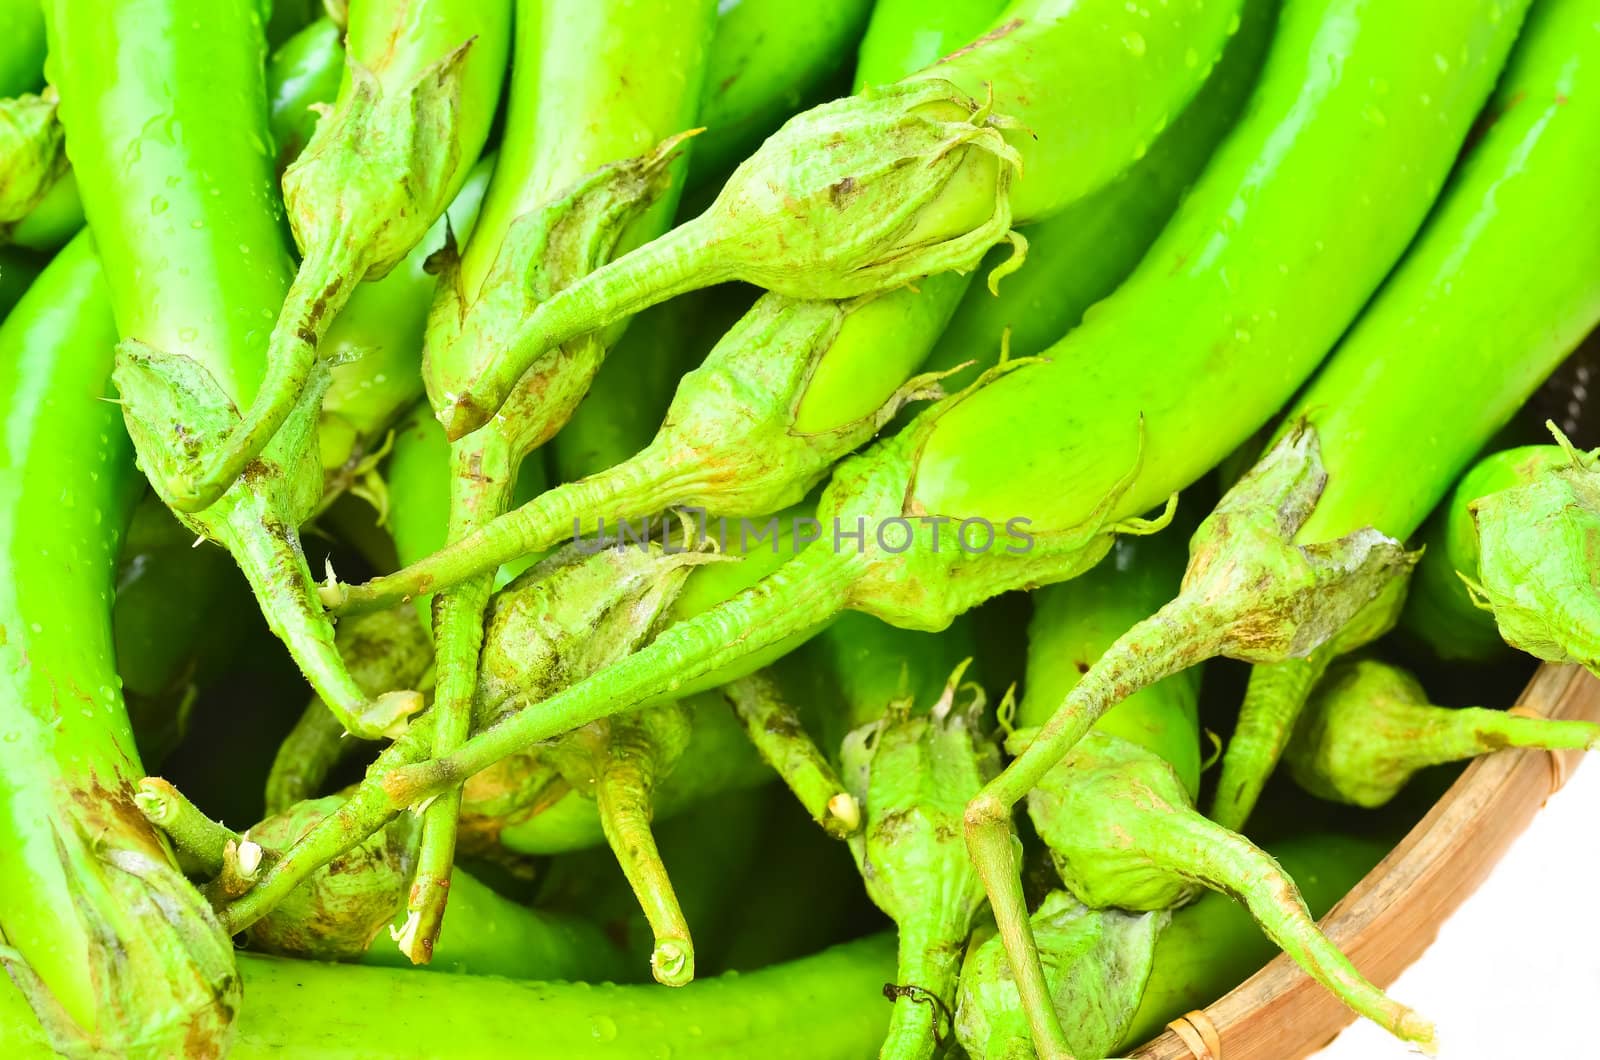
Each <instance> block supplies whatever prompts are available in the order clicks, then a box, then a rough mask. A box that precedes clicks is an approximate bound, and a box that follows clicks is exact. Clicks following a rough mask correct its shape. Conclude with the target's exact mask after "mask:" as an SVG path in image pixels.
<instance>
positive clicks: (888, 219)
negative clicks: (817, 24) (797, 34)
mask: <svg viewBox="0 0 1600 1060" xmlns="http://www.w3.org/2000/svg"><path fill="white" fill-rule="evenodd" d="M1239 9H1240V0H1175V2H1173V3H1169V4H1167V5H1165V6H1162V7H1160V8H1151V9H1148V10H1147V11H1146V14H1145V17H1141V16H1139V15H1133V14H1130V12H1128V11H1127V9H1126V7H1125V5H1124V4H1123V3H1120V2H1113V0H1089V2H1083V0H1017V2H1016V3H1014V4H1012V5H1011V6H1009V7H1008V8H1007V9H1006V10H1005V11H1004V12H1002V14H1001V15H1000V21H999V22H998V23H997V24H996V25H995V27H994V28H993V29H992V30H991V31H990V32H989V33H988V34H986V35H985V36H984V37H982V38H980V39H979V40H978V41H977V42H975V43H974V44H973V45H972V46H971V47H969V48H965V49H962V50H961V51H959V52H956V53H953V54H951V55H950V56H948V57H946V58H945V59H944V60H942V61H941V62H939V63H937V64H935V65H933V66H931V67H929V68H927V69H925V70H923V71H921V72H919V73H916V74H912V75H911V76H909V77H906V78H903V79H902V80H900V81H897V82H895V83H894V84H891V85H886V86H883V87H881V88H871V89H868V90H867V91H866V92H864V93H862V94H861V95H858V96H852V97H849V98H847V99H843V100H839V101H836V102H833V103H828V104H824V105H823V106H820V107H817V108H814V109H813V110H810V111H807V112H805V113H803V114H801V115H798V116H797V117H795V118H793V119H791V120H790V121H789V122H788V124H786V125H785V126H784V127H783V128H782V129H781V130H779V131H778V132H777V133H776V134H774V136H773V137H772V138H771V139H770V140H768V141H767V142H766V143H765V144H763V145H762V147H761V149H760V150H759V151H758V152H757V153H756V154H755V155H754V156H752V157H751V158H750V159H748V160H746V161H745V162H744V163H743V164H742V165H740V167H739V168H738V169H737V170H735V171H734V174H733V176H732V177H731V178H730V179H729V181H728V183H727V185H726V186H725V187H724V188H723V190H722V192H721V194H720V195H718V197H717V199H716V201H715V202H714V203H713V204H712V205H711V207H710V208H709V209H708V210H706V212H705V213H703V214H701V215H700V216H699V217H697V218H695V219H694V220H692V221H689V222H687V223H685V224H683V225H680V226H679V227H677V228H675V229H673V230H672V231H671V232H670V233H668V234H667V235H666V236H664V237H663V238H661V239H658V240H656V241H655V242H653V243H651V244H650V245H649V246H647V247H644V248H641V249H639V250H637V251H635V252H633V253H631V254H627V255H624V256H623V257H621V258H618V259H617V260H616V261H615V262H613V263H612V264H610V265H609V266H607V267H606V268H603V269H597V270H596V271H595V272H594V273H593V274H592V275H590V276H587V277H585V278H584V280H583V281H582V282H580V283H575V284H573V285H572V286H570V287H569V288H567V289H566V290H563V291H562V292H561V293H560V294H559V295H558V296H557V297H555V298H552V299H549V300H548V301H545V302H542V303H541V304H540V305H539V306H537V307H536V308H535V309H534V310H533V312H531V313H530V314H529V315H528V316H527V318H526V319H524V320H523V321H521V322H520V324H519V326H518V328H517V329H516V330H515V331H514V332H512V333H511V334H509V335H508V336H507V340H506V343H505V346H504V349H503V350H502V351H501V355H500V356H498V357H496V358H495V359H494V360H493V361H492V362H490V363H489V364H488V365H486V366H485V368H484V370H483V371H482V372H480V373H478V374H476V375H474V376H473V377H472V378H470V379H468V380H466V382H465V385H463V386H462V387H460V388H459V389H457V390H456V391H454V392H452V393H451V395H450V400H449V401H448V402H446V403H445V404H442V405H440V406H439V414H440V419H441V422H443V423H444V424H445V429H446V430H447V431H448V432H449V433H450V434H451V435H452V436H457V435H460V434H464V433H466V432H467V431H470V430H473V429H475V428H476V427H478V426H479V425H480V424H482V423H484V422H486V421H487V420H488V419H489V418H490V417H492V416H493V415H494V414H495V412H496V410H497V409H499V408H500V405H501V404H502V403H503V402H504V401H505V399H506V396H507V395H508V394H509V393H510V392H511V390H512V388H513V387H514V386H515V384H516V381H517V379H518V378H520V377H521V375H522V373H523V371H525V370H526V369H527V367H528V365H530V364H532V363H534V362H536V361H537V360H538V358H539V357H540V356H542V355H543V354H544V352H545V351H546V350H549V349H552V348H555V347H557V346H559V345H561V344H562V343H564V342H566V341H568V340H569V339H571V338H573V337H574V336H577V335H582V334H584V333H586V332H589V331H592V330H593V329H595V328H600V327H608V326H610V325H611V324H612V323H614V322H616V321H618V320H620V319H623V318H624V317H626V316H628V315H629V314H632V313H636V312H638V311H639V310H640V309H643V308H645V307H646V306H649V305H653V304H655V303H657V302H661V301H664V300H666V299H667V298H670V297H672V296H673V295H676V294H682V293H684V292H686V291H690V290H694V289H695V288H698V287H705V286H708V285H710V284H713V283H719V282H721V281H724V280H733V279H740V280H746V281H748V282H751V283H755V284H757V285H758V286H761V287H765V288H767V289H769V290H772V291H776V292H778V293H780V294H783V295H787V296H789V297H792V298H811V299H815V298H826V299H841V298H854V297H858V296H863V295H870V294H876V293H880V292H884V291H888V290H891V289H893V288H895V287H899V286H901V285H902V284H904V283H906V282H910V281H915V280H918V279H921V278H922V277H924V276H928V275H931V274H934V273H940V272H945V271H949V270H956V271H961V272H965V271H967V270H970V269H971V268H973V267H974V266H976V265H977V264H978V261H979V259H980V258H981V257H982V256H983V253H984V252H985V251H986V250H988V249H989V247H990V246H992V245H993V244H995V243H997V242H999V241H1000V240H1002V239H1007V238H1010V239H1012V240H1013V241H1014V242H1015V243H1016V245H1017V247H1018V250H1019V255H1018V257H1017V258H1015V259H1013V262H1011V263H1008V264H1007V265H1006V266H1005V267H1003V268H1002V269H999V270H997V271H996V272H995V273H993V274H991V283H993V282H994V281H995V280H996V279H997V278H998V277H999V276H1000V275H1002V274H1003V273H1005V272H1008V271H1011V270H1012V269H1013V268H1015V267H1016V266H1017V265H1020V264H1021V250H1022V248H1023V247H1024V246H1025V241H1023V240H1020V239H1018V238H1017V237H1015V236H1012V235H1011V226H1012V224H1013V223H1014V222H1016V223H1022V222H1026V221H1029V220H1034V219H1037V218H1040V217H1044V216H1046V215H1048V214H1050V213H1052V212H1054V211H1056V210H1059V209H1061V208H1062V207H1063V206H1066V205H1067V204H1069V203H1071V202H1073V201H1075V200H1077V199H1079V198H1081V197H1083V196H1084V195H1086V194H1088V193H1089V192H1091V191H1094V190H1096V189H1097V188H1099V187H1102V186H1104V185H1105V184H1106V183H1107V182H1108V181H1110V180H1111V178H1113V177H1114V176H1116V175H1117V174H1118V173H1119V172H1121V171H1122V170H1123V169H1124V168H1125V167H1126V166H1127V165H1128V163H1129V162H1131V161H1132V160H1133V159H1134V158H1135V157H1137V156H1138V155H1139V154H1141V153H1143V151H1144V150H1145V149H1146V145H1147V144H1148V141H1149V140H1150V138H1151V137H1152V136H1154V134H1155V133H1156V132H1157V131H1158V130H1159V129H1160V128H1161V127H1162V126H1163V125H1164V124H1165V123H1166V122H1167V121H1168V119H1169V117H1170V116H1171V115H1172V114H1173V113H1174V112H1175V111H1177V110H1178V109H1179V108H1181V107H1182V106H1183V105H1184V104H1185V103H1187V102H1188V100H1189V98H1190V97H1191V96H1192V95H1193V94H1194V92H1195V90H1196V89H1198V88H1199V86H1200V83H1201V81H1202V80H1203V76H1204V74H1205V72H1207V71H1208V70H1209V69H1210V67H1211V64H1212V63H1213V62H1214V61H1215V59H1216V56H1217V55H1218V54H1219V53H1220V52H1221V50H1222V45H1223V43H1224V42H1225V41H1226V40H1227V37H1228V35H1229V34H1230V33H1232V31H1233V29H1234V28H1235V27H1236V25H1237V22H1238V12H1239ZM1063 83H1066V84H1072V85H1074V86H1075V91H1073V92H1070V93H1065V92H1060V91H1055V90H1053V89H1054V88H1055V86H1059V85H1060V84H1063ZM1024 167H1025V168H1026V171H1027V176H1026V177H1023V176H1021V174H1020V170H1022V169H1023V168H1024Z"/></svg>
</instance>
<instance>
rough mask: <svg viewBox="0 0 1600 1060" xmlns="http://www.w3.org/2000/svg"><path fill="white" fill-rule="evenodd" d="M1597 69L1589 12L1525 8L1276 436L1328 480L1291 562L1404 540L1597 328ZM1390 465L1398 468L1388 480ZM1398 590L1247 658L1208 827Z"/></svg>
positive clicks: (1395, 606)
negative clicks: (1310, 439)
mask: <svg viewBox="0 0 1600 1060" xmlns="http://www.w3.org/2000/svg"><path fill="white" fill-rule="evenodd" d="M1495 10H1496V11H1500V10H1501V9H1499V8H1496V9H1495ZM1501 13H1502V14H1503V15H1504V14H1506V13H1505V12H1503V11H1502V12H1501ZM1597 68H1600V24H1597V23H1596V22H1595V20H1594V18H1593V12H1592V10H1591V9H1590V7H1589V5H1587V4H1586V3H1584V2H1582V0H1554V2H1550V3H1542V4H1539V5H1537V6H1536V7H1535V8H1534V9H1533V14H1532V15H1531V16H1530V18H1529V21H1528V25H1527V27H1526V29H1525V30H1524V31H1523V33H1522V36H1521V38H1520V40H1519V41H1518V44H1517V48H1516V51H1515V52H1514V53H1513V55H1512V59H1511V64H1510V66H1509V68H1508V69H1507V70H1506V72H1505V75H1504V77H1503V78H1502V80H1501V83H1500V87H1499V89H1498V93H1497V95H1496V97H1495V99H1494V100H1493V101H1492V102H1491V104H1490V107H1491V111H1490V113H1491V114H1494V115H1495V116H1496V118H1495V121H1494V124H1493V125H1492V126H1490V127H1489V129H1488V131H1487V132H1486V133H1485V134H1484V136H1483V138H1482V139H1481V140H1479V141H1478V142H1477V143H1476V144H1474V145H1473V147H1472V150H1471V151H1470V152H1469V153H1468V155H1467V156H1466V158H1465V159H1464V161H1463V163H1462V165H1461V167H1460V169H1459V170H1458V171H1457V172H1456V173H1455V175H1454V177H1453V179H1452V181H1451V183H1450V185H1449V187H1447V188H1446V190H1445V194H1444V197H1443V198H1442V200H1441V201H1440V203H1439V206H1438V208H1437V209H1436V211H1435V214H1434V216H1433V217H1432V218H1431V219H1430V220H1429V223H1428V226H1427V227H1426V228H1425V229H1424V231H1423V232H1422V234H1421V236H1420V237H1419V238H1418V240H1417V243H1416V244H1415V245H1414V246H1413V247H1412V248H1411V249H1410V251H1408V253H1407V255H1406V258H1405V260H1404V261H1403V262H1402V264H1401V266H1400V268H1399V269H1398V270H1397V271H1396V273H1395V274H1394V275H1393V276H1392V277H1390V278H1389V280H1388V281H1387V282H1386V283H1385V285H1384V288H1383V291H1382V292H1381V293H1380V294H1379V296H1378V298H1377V299H1376V300H1375V301H1374V303H1373V304H1372V305H1371V306H1369V307H1368V308H1367V310H1366V311H1365V312H1364V313H1363V314H1362V317H1361V319H1360V321H1358V322H1357V324H1356V326H1355V328H1354V329H1353V330H1352V331H1351V333H1350V335H1349V336H1347V337H1346V338H1345V340H1344V341H1343V343H1342V344H1341V346H1340V348H1339V350H1338V352H1337V354H1336V355H1335V356H1334V357H1333V359H1332V360H1331V361H1329V363H1328V366H1327V368H1326V369H1324V370H1323V372H1322V373H1321V374H1320V375H1319V376H1318V378H1317V379H1316V381H1315V382H1314V383H1313V384H1312V385H1311V387H1309V388H1308V389H1307V391H1306V393H1305V394H1303V395H1302V396H1301V397H1300V398H1299V399H1298V400H1297V401H1296V403H1295V405H1294V407H1293V408H1291V409H1290V410H1289V412H1288V414H1287V417H1286V422H1287V423H1288V424H1289V426H1287V427H1285V428H1284V429H1283V430H1294V429H1297V428H1296V427H1295V426H1294V425H1295V424H1300V423H1305V424H1309V425H1310V428H1311V429H1312V430H1314V431H1315V432H1316V433H1317V437H1318V439H1319V441H1320V446H1321V450H1322V463H1323V467H1324V468H1325V472H1324V473H1325V474H1326V476H1327V484H1326V487H1325V488H1323V489H1322V490H1320V491H1319V492H1320V494H1321V495H1320V497H1319V498H1318V499H1317V501H1316V506H1315V508H1314V510H1312V511H1311V512H1310V513H1309V514H1308V516H1307V517H1306V518H1305V519H1304V522H1303V523H1302V525H1300V526H1299V527H1298V528H1297V532H1296V533H1295V534H1294V535H1293V538H1292V544H1293V545H1294V546H1295V547H1302V548H1309V547H1310V546H1311V545H1312V543H1314V542H1324V541H1330V540H1332V539H1334V538H1338V537H1340V536H1341V535H1351V536H1350V537H1347V538H1345V540H1349V541H1355V540H1356V539H1357V538H1358V537H1359V536H1360V535H1361V534H1362V533H1363V532H1364V531H1363V528H1369V529H1367V530H1366V531H1365V532H1366V533H1370V532H1371V529H1370V528H1376V530H1377V531H1380V532H1382V533H1383V534H1387V535H1391V536H1392V537H1393V538H1396V539H1404V538H1406V537H1408V536H1410V535H1411V534H1412V533H1413V532H1414V531H1415V530H1416V529H1417V527H1418V526H1420V525H1421V523H1422V520H1423V518H1424V517H1425V516H1426V515H1427V514H1428V512H1429V511H1430V510H1431V509H1432V508H1433V507H1434V506H1435V505H1436V504H1438V502H1439V501H1440V499H1442V498H1443V496H1444V495H1445V493H1446V492H1447V491H1448V490H1449V488H1450V484H1451V483H1452V482H1453V481H1454V480H1455V478H1456V476H1457V475H1458V474H1459V473H1460V472H1461V470H1462V469H1463V468H1465V467H1466V465H1467V463H1468V462H1469V461H1470V460H1471V459H1472V457H1473V455H1474V454H1475V453H1476V452H1477V451H1478V450H1479V449H1481V448H1482V447H1483V446H1484V444H1485V443H1487V442H1488V441H1489V439H1490V438H1491V437H1492V436H1493V434H1494V432H1495V431H1496V430H1498V429H1499V428H1500V426H1501V425H1502V424H1504V423H1505V422H1507V421H1508V420H1509V419H1510V418H1511V417H1512V415H1513V414H1514V413H1515V412H1516V410H1517V407H1518V406H1519V405H1521V404H1522V402H1523V401H1524V400H1526V399H1527V397H1528V395H1529V394H1531V393H1532V392H1533V391H1534V389H1535V388H1536V387H1537V386H1538V385H1539V383H1540V381H1541V380H1543V379H1544V378H1545V377H1546V376H1547V375H1549V374H1550V373H1551V372H1552V371H1554V370H1555V368H1556V366H1557V365H1558V364H1560V363H1561V360H1562V358H1564V357H1565V356H1566V355H1567V354H1568V353H1569V352H1570V351H1571V350H1572V349H1573V347H1575V346H1576V345H1577V344H1578V343H1579V341H1580V340H1582V338H1583V337H1584V335H1586V334H1588V332H1589V331H1590V330H1591V329H1592V328H1593V327H1594V325H1595V324H1596V322H1600V187H1596V186H1594V185H1593V183H1592V182H1589V181H1585V180H1583V179H1582V178H1580V177H1578V176H1577V174H1580V173H1583V172H1586V171H1590V170H1593V169H1595V168H1596V167H1600V98H1591V97H1590V95H1589V92H1590V91H1594V90H1593V89H1591V88H1590V87H1589V86H1590V85H1591V84H1594V83H1597V82H1600V74H1597V73H1596V69H1597ZM1536 237H1537V238H1538V240H1539V241H1538V242H1535V238H1536ZM1441 394H1447V395H1448V400H1440V395H1441ZM1421 422H1426V423H1427V424H1428V429H1427V430H1426V431H1425V432H1418V430H1417V424H1418V423H1421ZM1281 433H1283V432H1282V431H1280V434H1281ZM1396 454H1403V457H1402V459H1403V460H1404V462H1405V467H1406V474H1405V476H1404V477H1403V478H1401V479H1398V480H1397V479H1396V477H1395V475H1394V470H1393V469H1394V460H1395V459H1396ZM1516 551H1517V552H1519V553H1520V552H1522V551H1524V549H1520V548H1519V549H1517V550H1516ZM1518 562H1520V560H1519V561H1518ZM1409 565H1410V564H1409V562H1408V563H1406V564H1405V565H1404V566H1405V567H1409ZM1396 573H1397V574H1398V573H1399V570H1397V571H1396ZM1402 590H1403V585H1389V586H1387V587H1385V589H1384V590H1383V598H1382V599H1381V600H1379V601H1378V602H1377V603H1375V604H1374V605H1373V606H1372V607H1370V608H1368V609H1367V611H1366V613H1365V614H1363V615H1362V616H1360V618H1359V620H1358V621H1354V622H1352V623H1350V624H1348V625H1345V624H1341V625H1343V626H1344V628H1342V629H1339V630H1338V632H1337V633H1336V635H1334V636H1332V637H1330V638H1329V639H1328V640H1327V642H1326V643H1325V644H1324V645H1323V646H1321V647H1320V648H1318V649H1316V650H1314V651H1312V652H1310V653H1309V657H1307V658H1303V659H1294V660H1288V661H1274V660H1259V661H1263V662H1271V663H1272V665H1269V666H1265V667H1258V668H1257V669H1256V670H1255V671H1254V672H1253V673H1252V674H1251V681H1250V687H1249V690H1248V691H1247V692H1246V695H1245V702H1244V705H1243V706H1242V707H1241V708H1240V715H1239V724H1238V726H1237V727H1236V729H1235V730H1234V736H1233V739H1232V741H1230V743H1229V745H1228V749H1227V752H1226V754H1225V755H1224V756H1223V760H1222V774H1221V777H1220V778H1219V780H1218V784H1217V794H1216V800H1215V802H1214V803H1213V804H1212V808H1211V816H1212V817H1214V818H1215V819H1216V820H1217V821H1219V822H1220V823H1222V824H1225V825H1228V826H1229V827H1233V828H1238V827H1241V826H1242V825H1243V822H1244V821H1245V820H1246V819H1247V818H1248V816H1249V814H1250V811H1251V809H1252V807H1253V806H1254V805H1255V801H1256V798H1257V797H1258V795H1259V794H1260V791H1261V788H1262V785H1263V784H1264V783H1265V782H1266V778H1267V775H1268V774H1269V773H1270V772H1271V770H1272V767H1273V765H1274V764H1275V763H1276V762H1277V759H1278V756H1279V755H1280V754H1281V753H1282V750H1283V746H1284V743H1285V742H1286V741H1287V740H1288V738H1289V734H1290V732H1291V731H1292V730H1293V727H1294V718H1295V715H1296V713H1297V712H1298V710H1299V707H1300V705H1301V704H1302V703H1304V701H1305V697H1306V695H1307V693H1309V691H1310V689H1311V686H1312V685H1314V684H1315V683H1316V680H1317V678H1318V677H1319V676H1320V675H1321V673H1322V671H1323V670H1324V669H1325V668H1326V667H1327V665H1328V663H1329V661H1330V660H1331V659H1332V658H1333V657H1335V656H1336V655H1338V654H1339V653H1341V652H1344V651H1349V650H1350V649H1352V648H1353V647H1357V646H1359V645H1360V644H1361V643H1363V642H1365V641H1366V640H1370V639H1371V638H1372V637H1374V636H1375V635H1377V634H1378V633H1381V632H1383V631H1384V630H1385V629H1387V628H1388V626H1390V625H1392V624H1393V622H1394V620H1395V618H1396V616H1397V615H1398V613H1399V603H1400V599H1401V596H1400V593H1401V591H1402ZM1260 591H1261V590H1260V588H1259V586H1252V587H1251V588H1250V589H1248V590H1247V591H1246V592H1247V594H1248V595H1249V596H1252V597H1253V596H1257V595H1259V594H1260ZM1240 602H1241V603H1243V604H1245V610H1247V611H1248V610H1250V607H1249V601H1248V600H1246V599H1243V598H1241V600H1240Z"/></svg>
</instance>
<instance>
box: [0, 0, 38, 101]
mask: <svg viewBox="0 0 1600 1060" xmlns="http://www.w3.org/2000/svg"><path fill="white" fill-rule="evenodd" d="M0 40H3V41H5V42H6V46H5V48H4V49H3V50H0V99H5V98H7V97H9V96H20V95H22V94H23V93H25V92H33V91H35V90H36V89H38V88H39V86H40V85H42V84H44V11H43V10H42V9H41V8H40V6H39V0H3V2H0Z"/></svg>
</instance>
